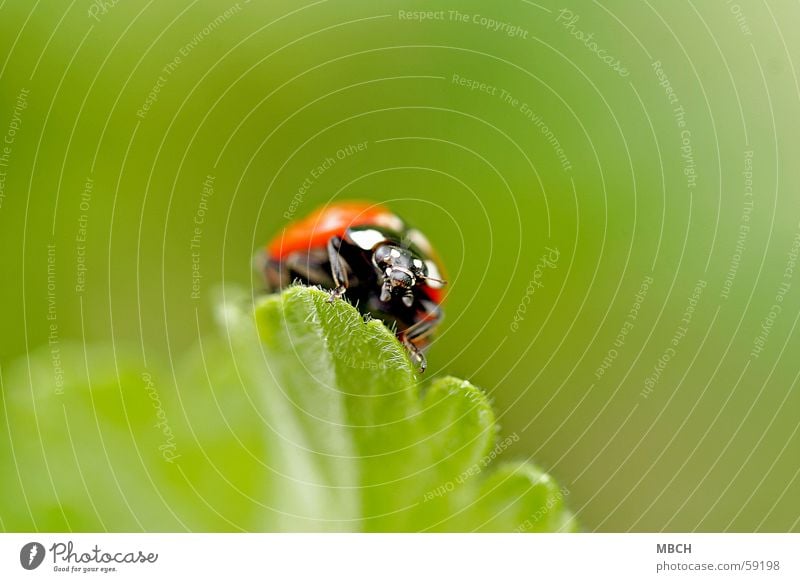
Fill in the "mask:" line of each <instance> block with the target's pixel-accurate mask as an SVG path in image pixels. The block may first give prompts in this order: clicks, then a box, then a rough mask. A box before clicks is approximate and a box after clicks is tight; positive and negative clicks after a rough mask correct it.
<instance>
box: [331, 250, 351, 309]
mask: <svg viewBox="0 0 800 582" xmlns="http://www.w3.org/2000/svg"><path fill="white" fill-rule="evenodd" d="M341 245H342V239H341V238H339V237H338V236H334V237H331V238H330V240H328V259H330V262H331V275H332V276H333V284H334V285H335V287H334V289H333V291H331V296H330V299H329V301H331V302H333V301H334V300H336V299H339V298H340V297H341V296H342V295H344V292H345V291H346V290H347V286H348V279H347V266H346V264H345V262H344V260H343V259H342V256H341V255H340V254H339V249H340V247H341Z"/></svg>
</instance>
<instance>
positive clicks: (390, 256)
mask: <svg viewBox="0 0 800 582" xmlns="http://www.w3.org/2000/svg"><path fill="white" fill-rule="evenodd" d="M372 263H373V264H374V265H375V267H376V268H377V269H378V271H380V273H381V275H382V276H383V281H382V282H381V301H389V300H390V299H391V298H392V297H400V298H401V300H402V301H403V304H404V305H405V306H406V307H411V305H412V304H413V303H414V289H415V288H416V286H417V285H418V284H420V283H421V282H424V281H435V282H436V283H438V284H440V285H444V284H445V282H444V281H442V280H440V279H435V278H434V277H430V276H429V275H428V267H427V265H426V262H425V261H424V260H423V259H422V258H421V257H419V256H417V255H416V254H415V253H414V252H413V251H412V250H411V249H409V248H407V247H404V246H401V245H397V244H390V243H384V244H380V245H378V246H377V247H375V249H374V251H373V253H372Z"/></svg>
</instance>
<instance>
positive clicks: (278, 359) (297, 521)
mask: <svg viewBox="0 0 800 582" xmlns="http://www.w3.org/2000/svg"><path fill="white" fill-rule="evenodd" d="M327 299H328V295H327V294H326V293H325V292H323V291H319V290H317V289H310V288H305V287H294V288H291V289H289V290H287V291H285V292H284V293H283V294H281V295H276V296H270V297H267V298H266V299H264V300H262V301H261V302H260V303H259V304H258V306H257V308H256V320H257V324H258V331H259V333H260V336H261V339H262V340H263V344H262V345H263V357H264V359H263V364H264V367H265V370H266V374H265V375H266V376H267V377H268V380H266V379H265V381H264V383H263V385H264V386H265V387H267V388H266V390H265V394H264V397H265V411H266V417H267V419H268V422H269V424H270V426H271V427H273V429H275V430H273V431H267V433H266V434H267V437H268V438H267V440H268V444H267V451H268V453H269V458H270V459H274V463H273V468H275V469H276V470H277V472H278V473H279V474H280V476H279V477H278V478H276V479H275V480H274V486H275V491H276V494H277V495H278V497H280V498H281V499H285V500H287V502H288V504H289V506H291V507H292V511H291V513H292V516H291V517H289V516H285V515H281V516H271V517H274V518H276V521H268V523H267V527H268V528H273V527H277V528H280V529H286V528H289V529H311V530H318V529H333V530H337V531H338V530H343V529H347V530H359V531H440V530H443V531H473V530H485V531H515V530H520V529H524V530H529V531H558V530H560V529H564V530H570V529H573V524H572V520H571V517H570V515H569V513H568V512H567V511H566V510H565V509H564V506H563V495H564V493H563V491H562V490H560V489H559V488H558V486H557V485H556V484H555V482H554V481H553V480H552V479H551V478H550V477H549V476H547V475H546V474H544V473H543V472H541V471H540V470H538V469H537V468H536V467H534V466H533V465H531V464H527V463H514V464H505V465H503V466H502V467H501V469H500V470H497V471H495V470H493V469H492V467H491V465H492V464H493V463H492V461H493V459H494V457H496V456H498V455H499V454H501V453H502V452H503V451H504V450H505V449H507V448H509V447H510V446H511V445H512V444H513V442H514V441H515V440H518V437H516V435H514V437H515V438H511V437H506V439H498V437H497V430H496V423H495V417H494V414H493V412H492V409H491V406H490V404H489V402H488V399H487V397H486V395H485V393H484V392H482V391H481V390H479V389H477V388H475V387H474V386H472V385H471V384H469V383H468V382H464V381H462V380H458V379H456V378H451V377H442V378H436V379H433V380H431V381H430V382H429V383H428V384H427V385H426V384H421V383H420V381H419V378H418V377H417V376H416V374H415V371H414V367H413V365H412V363H411V362H410V360H409V358H408V356H407V354H406V352H405V349H404V348H403V347H402V346H401V345H400V344H399V343H398V341H397V340H396V339H395V337H394V335H393V334H392V333H391V332H390V331H389V330H388V329H387V328H386V326H384V325H383V324H382V323H381V322H379V321H374V320H373V321H367V322H365V321H364V319H363V318H362V316H361V314H359V312H358V311H357V310H356V309H354V308H353V307H352V306H351V305H349V304H348V303H346V302H344V301H337V302H334V303H333V304H331V303H329V302H328V301H327ZM247 323H248V321H247V318H246V317H240V318H238V319H237V325H236V326H235V327H236V329H237V333H235V334H232V335H237V336H240V337H246V336H247V333H246V332H244V330H245V329H246V328H247ZM249 344H250V345H258V342H255V341H252V340H251V341H250V342H249Z"/></svg>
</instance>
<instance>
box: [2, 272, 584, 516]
mask: <svg viewBox="0 0 800 582" xmlns="http://www.w3.org/2000/svg"><path fill="white" fill-rule="evenodd" d="M327 298H328V295H327V294H326V293H324V292H322V291H320V290H317V289H311V288H305V287H293V288H290V289H288V290H286V291H284V292H283V293H282V294H281V295H273V296H268V297H264V298H261V299H259V300H258V302H257V305H256V307H255V311H253V307H252V300H251V299H250V298H249V297H241V296H239V295H236V294H234V295H233V296H231V294H230V291H228V298H227V299H226V300H225V301H221V302H220V303H219V317H218V319H219V322H220V331H219V332H218V333H217V334H214V335H212V336H211V337H205V338H203V340H202V341H201V342H199V343H198V345H197V346H196V347H195V348H194V349H192V350H190V351H189V353H187V354H186V355H185V356H183V357H182V358H180V359H179V361H177V362H175V363H174V365H169V363H165V362H160V363H159V362H154V361H149V362H148V365H147V366H145V365H144V362H143V360H142V358H141V356H140V355H139V352H138V351H137V350H135V349H126V348H125V347H123V346H119V345H115V346H110V347H105V346H99V347H86V346H83V345H78V344H69V343H64V344H63V345H58V346H57V347H58V364H59V366H60V368H61V370H60V372H61V374H60V375H59V376H57V375H56V374H55V373H54V370H55V367H54V354H53V351H52V347H49V348H48V347H45V348H43V349H42V350H40V351H38V352H34V353H32V354H30V355H29V356H27V357H26V358H23V359H22V360H20V361H18V362H16V363H14V364H13V365H11V366H9V367H7V368H3V369H2V370H0V380H2V384H0V388H2V399H0V406H2V408H1V409H0V434H1V435H3V436H2V437H0V471H2V474H3V475H4V480H3V484H2V486H0V487H1V489H0V493H2V494H1V495H0V529H4V530H6V531H29V530H41V531H68V530H74V531H94V530H99V531H104V530H109V531H137V530H143V531H183V530H193V531H569V530H572V529H574V522H573V519H572V517H571V514H570V513H569V512H568V511H567V510H566V509H565V507H564V503H563V501H564V499H563V498H564V496H565V495H566V493H568V492H567V491H566V490H562V489H559V487H558V486H557V485H556V483H555V482H554V481H553V480H552V479H551V478H550V477H549V476H547V475H546V474H544V473H543V472H541V471H540V470H539V469H537V468H536V467H535V466H533V465H532V464H530V463H527V462H501V463H500V464H499V466H498V467H497V468H495V467H494V465H495V464H496V462H497V461H496V458H497V457H503V459H505V458H507V457H508V456H510V455H513V454H515V451H513V450H511V451H508V450H507V449H513V445H514V443H515V442H516V440H518V437H517V435H509V436H506V437H505V438H500V437H498V435H497V428H496V422H495V417H494V414H493V412H492V409H491V406H490V405H489V402H488V400H487V398H486V395H485V394H484V393H483V392H482V391H481V390H479V389H477V388H475V387H474V386H472V385H471V384H469V383H468V382H464V381H462V380H458V379H455V378H451V377H446V376H445V377H439V378H432V379H430V380H429V381H428V382H426V383H420V381H419V378H418V376H417V375H416V373H415V370H414V368H413V365H412V364H411V362H410V360H409V358H408V356H407V354H406V351H405V349H404V348H403V347H402V346H401V345H400V344H399V342H398V341H397V340H396V339H395V337H394V335H393V334H392V333H391V332H390V331H389V330H388V329H387V328H386V327H385V326H384V325H383V324H382V323H380V322H378V321H368V322H365V321H364V318H363V317H362V316H361V314H359V312H358V311H357V310H356V309H355V308H353V307H352V306H351V305H349V304H348V303H346V302H344V301H336V302H334V303H332V304H331V303H328V302H327ZM148 359H149V360H152V357H150V358H148Z"/></svg>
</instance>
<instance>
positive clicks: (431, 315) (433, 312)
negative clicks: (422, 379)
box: [397, 301, 444, 374]
mask: <svg viewBox="0 0 800 582" xmlns="http://www.w3.org/2000/svg"><path fill="white" fill-rule="evenodd" d="M423 306H424V308H425V315H424V316H423V317H422V319H420V320H419V321H418V322H416V323H415V324H413V325H412V326H411V327H409V328H408V329H406V330H405V331H402V332H400V333H399V334H397V339H399V340H400V341H401V342H402V344H403V345H404V346H405V347H406V349H407V350H408V351H409V352H410V354H411V359H412V360H414V362H415V363H416V364H417V367H418V368H419V373H420V374H422V373H423V372H424V371H425V368H427V367H428V362H427V360H426V359H425V354H423V353H422V350H420V348H419V347H417V344H416V343H415V340H417V341H418V340H421V339H423V338H424V337H425V336H427V335H428V334H430V333H431V332H432V331H433V329H434V328H435V327H436V326H437V324H438V323H439V322H440V321H441V320H442V317H443V316H444V314H443V313H442V310H441V308H440V307H439V306H438V305H436V304H435V303H431V302H428V301H426V302H424V304H423Z"/></svg>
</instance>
